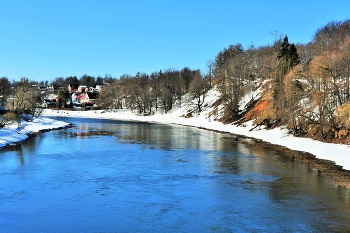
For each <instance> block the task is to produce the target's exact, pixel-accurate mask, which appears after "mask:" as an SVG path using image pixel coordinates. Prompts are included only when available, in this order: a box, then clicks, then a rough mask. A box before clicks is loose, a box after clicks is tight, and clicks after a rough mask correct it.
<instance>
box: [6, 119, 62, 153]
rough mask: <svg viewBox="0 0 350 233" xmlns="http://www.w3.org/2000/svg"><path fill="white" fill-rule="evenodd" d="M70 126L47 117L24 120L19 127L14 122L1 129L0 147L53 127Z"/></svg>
mask: <svg viewBox="0 0 350 233" xmlns="http://www.w3.org/2000/svg"><path fill="white" fill-rule="evenodd" d="M67 126H69V123H67V122H63V121H56V120H53V119H50V118H46V117H38V118H32V121H30V122H27V121H22V122H21V126H20V127H19V128H18V125H17V123H13V124H10V125H7V126H5V127H4V128H1V129H0V149H1V148H3V147H6V146H8V145H13V144H15V143H18V142H21V141H24V140H26V139H28V137H29V136H30V135H31V134H36V133H39V132H43V131H48V130H52V129H61V128H64V127H67Z"/></svg>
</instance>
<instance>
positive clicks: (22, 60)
mask: <svg viewBox="0 0 350 233" xmlns="http://www.w3.org/2000/svg"><path fill="white" fill-rule="evenodd" d="M349 9H350V1H348V0H333V1H327V0H325V1H319V0H318V1H316V0H309V1H301V0H294V1H275V0H270V1H269V0H265V1H258V0H256V1H254V0H250V1H249V0H246V1H235V0H173V1H170V0H168V1H167V0H147V1H146V0H144V1H142V0H22V1H20V0H0V18H1V20H0V77H2V76H5V77H7V78H9V80H19V79H20V78H21V77H27V78H29V79H30V80H37V81H45V80H49V81H51V80H53V79H54V78H55V77H67V76H71V75H72V76H74V75H75V76H78V77H80V76H82V75H83V74H88V75H92V76H95V77H96V76H98V75H101V76H104V75H105V74H111V75H112V76H113V77H120V76H121V75H123V74H130V75H135V74H136V73H137V72H138V71H140V72H145V73H148V74H150V73H151V72H154V71H159V70H166V69H169V68H174V69H182V68H184V67H186V66H187V67H189V68H191V69H201V70H202V71H206V62H207V61H208V60H213V59H214V58H215V56H216V55H217V53H218V52H219V51H220V50H222V49H223V48H225V47H228V46H229V45H230V44H236V43H241V44H242V45H243V46H244V47H245V48H246V47H247V46H249V45H252V44H254V45H255V46H262V45H268V44H271V43H272V42H273V39H274V38H273V36H272V35H271V32H272V31H275V30H277V31H278V32H279V33H283V34H288V37H289V41H290V42H292V43H307V42H309V41H311V40H312V37H313V34H314V33H315V31H316V30H317V29H318V28H320V27H322V26H324V25H325V24H327V23H328V22H330V21H332V20H335V21H343V20H346V19H349V18H350V11H349Z"/></svg>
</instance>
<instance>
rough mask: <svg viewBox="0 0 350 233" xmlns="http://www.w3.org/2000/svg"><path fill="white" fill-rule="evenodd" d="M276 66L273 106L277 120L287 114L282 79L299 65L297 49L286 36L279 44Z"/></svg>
mask: <svg viewBox="0 0 350 233" xmlns="http://www.w3.org/2000/svg"><path fill="white" fill-rule="evenodd" d="M277 59H278V65H277V72H276V80H275V81H276V84H275V89H274V103H275V104H274V106H275V109H276V115H277V118H278V119H279V120H282V118H283V116H284V115H285V114H286V113H287V112H288V110H289V109H286V102H285V100H286V95H285V90H284V85H283V81H284V77H285V75H286V74H287V73H288V72H289V71H290V70H291V69H292V68H293V67H294V66H296V65H298V64H299V63H300V59H299V55H298V52H297V48H296V47H295V45H294V44H290V43H289V41H288V36H287V35H286V36H285V37H284V39H283V42H282V43H281V48H280V50H279V52H278V55H277Z"/></svg>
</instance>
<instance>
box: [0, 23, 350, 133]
mask: <svg viewBox="0 0 350 233" xmlns="http://www.w3.org/2000/svg"><path fill="white" fill-rule="evenodd" d="M273 36H274V41H273V42H272V43H271V44H270V45H265V46H259V47H255V46H250V47H248V48H243V47H242V45H241V44H239V43H237V44H233V45H230V46H228V47H227V48H224V49H223V50H222V51H219V52H218V54H217V56H216V57H215V58H214V60H213V61H209V62H208V63H207V70H205V71H201V70H191V69H190V68H188V67H185V68H183V69H181V70H176V69H168V70H160V71H157V72H153V73H151V74H146V73H142V72H141V73H137V74H135V75H134V76H131V75H123V76H122V77H120V78H118V79H117V78H113V77H111V76H110V75H106V76H105V77H97V78H95V77H92V76H89V75H83V76H82V77H80V78H77V77H76V76H70V77H66V78H63V77H59V78H56V79H55V80H53V82H52V84H58V85H61V86H63V87H66V86H68V84H71V83H80V84H84V85H87V86H94V85H96V84H101V83H105V84H107V85H106V86H105V87H104V88H103V89H102V91H101V93H100V98H99V100H98V103H97V104H99V105H100V106H101V107H102V108H104V109H122V108H127V109H130V110H133V111H137V112H138V113H139V114H153V113H154V112H157V111H162V112H165V113H167V112H169V111H170V110H171V109H172V108H173V107H174V104H175V103H179V104H181V103H183V102H185V101H186V102H188V100H189V98H191V101H192V102H194V103H195V109H196V110H197V111H199V112H200V111H201V110H202V107H203V106H202V105H203V103H204V99H205V97H206V93H207V92H208V90H210V89H212V88H215V89H216V90H218V91H219V93H220V97H221V98H220V100H219V101H218V103H217V106H223V109H224V110H223V113H224V114H223V116H222V118H221V119H218V120H221V121H223V122H234V121H237V120H242V119H248V117H247V111H249V110H250V109H254V106H256V104H258V101H259V100H255V101H252V102H251V103H250V106H249V107H248V109H247V108H246V106H241V105H242V104H241V100H242V98H243V97H244V96H245V95H246V94H247V93H251V92H252V90H254V89H256V88H257V87H258V86H259V87H260V88H261V87H263V88H262V89H261V90H262V91H263V96H262V99H264V100H265V101H266V102H267V103H268V104H266V107H265V109H264V110H263V111H261V112H260V113H259V116H256V118H255V120H256V121H255V122H256V124H262V123H264V124H266V125H268V126H269V127H272V126H280V125H285V126H287V127H288V128H289V129H290V130H291V132H292V133H294V134H295V135H301V136H311V137H317V138H319V139H327V138H331V137H334V136H335V137H338V138H340V137H342V136H344V135H345V136H347V135H348V134H349V129H350V103H349V98H350V20H345V21H341V22H336V21H332V22H330V23H328V24H327V25H325V26H323V27H320V28H319V29H317V30H316V32H315V34H314V37H313V39H312V41H310V42H309V43H307V44H294V43H291V42H290V41H289V38H288V36H287V35H282V34H278V33H277V32H274V34H273ZM262 84H263V85H262ZM1 85H2V84H1V83H0V86H1ZM1 88H2V87H0V89H1ZM5 89H6V88H4V89H1V90H0V92H3V93H4V90H5ZM0 94H2V93H0ZM183 98H185V99H183Z"/></svg>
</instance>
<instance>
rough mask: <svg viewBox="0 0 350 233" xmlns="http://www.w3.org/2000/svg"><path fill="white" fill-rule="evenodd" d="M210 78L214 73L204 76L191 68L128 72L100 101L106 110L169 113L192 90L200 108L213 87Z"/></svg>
mask: <svg viewBox="0 0 350 233" xmlns="http://www.w3.org/2000/svg"><path fill="white" fill-rule="evenodd" d="M210 78H211V77H210V75H203V74H202V73H201V72H200V70H191V69H189V68H187V67H185V68H183V69H182V70H175V69H169V70H165V71H159V72H153V73H152V74H150V75H148V74H145V73H137V74H136V76H134V77H132V76H129V75H124V76H122V77H121V78H120V79H119V80H117V81H115V82H113V83H109V84H108V85H107V86H105V87H104V88H103V89H102V91H101V94H100V99H99V104H100V105H101V106H102V107H103V108H105V109H122V108H128V109H131V110H137V111H138V113H139V114H152V113H154V111H163V112H165V113H167V112H168V111H170V110H171V109H172V108H173V107H174V104H175V102H176V101H178V102H181V98H183V96H184V95H185V94H188V93H191V95H192V96H193V97H194V98H195V99H196V100H197V102H196V103H197V107H198V109H200V108H201V106H202V104H203V98H204V94H205V92H206V91H207V90H208V89H209V87H210V85H209V83H210Z"/></svg>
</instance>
